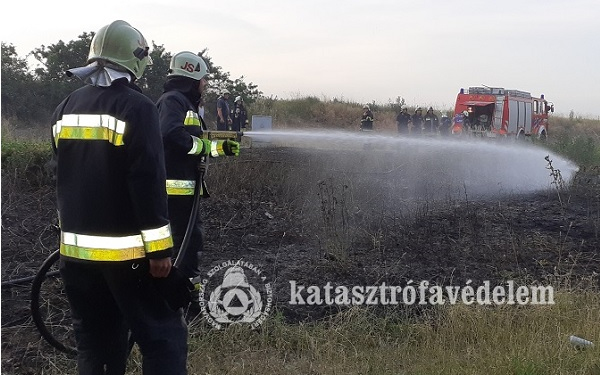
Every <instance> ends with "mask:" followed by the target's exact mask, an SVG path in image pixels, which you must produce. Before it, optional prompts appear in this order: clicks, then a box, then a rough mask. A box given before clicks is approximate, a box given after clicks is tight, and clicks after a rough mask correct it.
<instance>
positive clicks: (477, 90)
mask: <svg viewBox="0 0 600 375" xmlns="http://www.w3.org/2000/svg"><path fill="white" fill-rule="evenodd" d="M550 112H554V104H552V103H551V102H548V101H547V100H546V99H545V98H544V94H542V95H540V97H539V98H536V97H533V96H531V94H530V93H528V92H525V91H519V90H507V89H504V88H501V87H488V86H484V87H469V89H468V90H466V91H465V89H460V92H459V93H458V95H457V97H456V105H455V107H454V119H453V123H452V134H457V135H459V134H460V135H467V136H482V137H499V136H503V137H516V138H523V137H526V136H535V137H538V138H540V139H546V137H547V136H548V114H549V113H550Z"/></svg>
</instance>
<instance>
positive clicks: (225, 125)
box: [217, 89, 232, 130]
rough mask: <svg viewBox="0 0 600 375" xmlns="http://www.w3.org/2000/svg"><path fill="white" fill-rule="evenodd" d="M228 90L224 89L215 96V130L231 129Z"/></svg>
mask: <svg viewBox="0 0 600 375" xmlns="http://www.w3.org/2000/svg"><path fill="white" fill-rule="evenodd" d="M231 122H232V121H231V114H230V109H229V90H227V89H225V90H223V91H222V92H221V95H220V96H219V97H218V98H217V130H231Z"/></svg>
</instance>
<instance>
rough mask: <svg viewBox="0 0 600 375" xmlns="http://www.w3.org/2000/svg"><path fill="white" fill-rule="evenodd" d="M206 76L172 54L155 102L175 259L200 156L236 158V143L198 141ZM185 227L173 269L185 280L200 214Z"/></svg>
mask: <svg viewBox="0 0 600 375" xmlns="http://www.w3.org/2000/svg"><path fill="white" fill-rule="evenodd" d="M207 75H208V67H207V65H206V63H205V62H204V60H203V59H202V58H201V57H200V56H198V55H196V54H194V53H192V52H188V51H183V52H179V53H177V54H175V55H174V56H173V57H172V59H171V63H170V67H169V73H168V75H167V80H166V82H165V84H164V90H163V94H162V95H161V97H160V98H159V99H158V101H157V102H156V105H157V107H158V113H159V121H160V127H161V131H162V136H163V144H164V150H165V164H166V169H167V183H166V187H167V192H168V195H169V218H170V220H171V230H172V232H173V240H174V245H175V252H176V255H177V252H178V251H179V250H180V247H181V244H182V242H183V238H184V235H185V232H186V229H187V226H188V221H189V218H190V213H191V211H192V206H193V202H194V189H195V185H196V183H197V182H198V175H199V166H201V165H202V162H203V160H202V158H203V157H209V156H210V157H218V156H222V155H236V156H237V155H239V143H238V142H235V141H229V140H227V141H223V140H219V141H211V140H208V139H203V138H202V134H203V132H204V131H205V130H206V124H205V123H204V120H203V119H202V117H200V116H199V115H198V110H197V109H198V104H199V103H200V100H201V96H202V93H203V92H204V90H205V89H206V86H207V84H208V81H207ZM204 193H206V192H204V191H202V192H201V194H204ZM191 229H192V232H191V233H190V236H191V237H190V242H189V244H188V247H187V249H186V251H185V253H184V254H183V258H182V262H181V264H180V266H179V268H180V270H181V271H182V273H183V274H184V275H185V276H186V277H188V278H194V277H196V276H199V275H200V269H199V263H198V262H199V257H200V254H201V253H202V251H203V247H204V246H203V237H204V236H203V226H202V220H201V218H200V215H198V214H196V222H195V223H194V226H193V227H192V228H191ZM194 297H197V293H196V294H195V296H194ZM196 300H197V298H196Z"/></svg>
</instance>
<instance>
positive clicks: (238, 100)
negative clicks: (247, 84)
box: [233, 95, 242, 103]
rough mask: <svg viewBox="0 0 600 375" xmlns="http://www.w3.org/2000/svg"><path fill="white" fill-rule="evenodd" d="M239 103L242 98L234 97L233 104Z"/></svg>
mask: <svg viewBox="0 0 600 375" xmlns="http://www.w3.org/2000/svg"><path fill="white" fill-rule="evenodd" d="M241 101H242V97H241V96H239V95H238V96H236V97H235V100H234V101H233V102H234V103H237V102H241Z"/></svg>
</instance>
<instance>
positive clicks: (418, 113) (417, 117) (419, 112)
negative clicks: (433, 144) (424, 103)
mask: <svg viewBox="0 0 600 375" xmlns="http://www.w3.org/2000/svg"><path fill="white" fill-rule="evenodd" d="M410 122H411V123H412V127H413V129H415V131H417V132H420V133H421V134H422V133H423V132H424V130H425V123H424V122H423V109H422V108H421V107H417V109H415V113H414V114H413V115H412V116H411V118H410Z"/></svg>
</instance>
